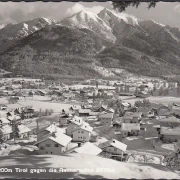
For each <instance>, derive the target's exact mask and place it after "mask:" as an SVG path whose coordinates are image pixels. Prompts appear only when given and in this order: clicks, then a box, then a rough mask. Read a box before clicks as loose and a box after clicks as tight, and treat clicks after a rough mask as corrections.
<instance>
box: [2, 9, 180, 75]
mask: <svg viewBox="0 0 180 180" xmlns="http://www.w3.org/2000/svg"><path fill="white" fill-rule="evenodd" d="M35 22H36V21H35V20H34V21H33V20H32V21H29V22H28V23H25V22H24V23H20V24H18V25H17V24H16V25H14V26H15V27H16V26H17V28H11V29H12V31H10V30H9V31H7V32H8V33H9V34H10V35H9V36H8V38H10V37H12V39H13V40H12V41H11V42H13V44H11V45H10V46H9V47H7V48H6V49H4V50H3V48H2V49H1V54H0V68H4V69H5V70H8V71H11V72H15V73H20V74H24V75H29V76H32V75H47V74H48V75H52V76H62V77H64V76H69V77H76V76H78V77H112V78H117V77H119V78H121V75H122V74H118V73H117V72H118V71H117V69H118V68H119V69H125V70H126V71H129V72H130V73H135V74H137V75H146V76H154V77H163V76H166V75H176V74H177V75H178V74H179V66H180V30H179V29H178V28H174V27H170V26H165V25H161V24H159V23H156V22H155V21H153V20H146V21H145V20H140V19H137V18H135V17H133V16H130V15H127V14H118V13H116V12H114V11H110V10H108V9H106V8H105V9H103V10H102V11H101V12H99V13H98V14H93V13H92V12H88V11H80V12H79V13H76V14H74V15H72V16H71V17H68V18H65V19H63V20H62V21H61V22H56V21H53V20H51V21H50V20H47V19H39V20H38V23H35ZM8 26H9V25H7V26H5V27H4V28H2V29H0V40H1V39H3V38H2V37H5V35H4V33H3V32H5V31H6V29H7V28H8ZM19 27H20V28H19ZM35 27H36V28H35ZM18 28H19V29H20V30H19V29H18ZM16 29H17V30H16ZM13 31H15V32H17V33H14V32H13ZM18 38H19V39H18ZM14 39H15V42H14ZM17 39H18V40H17ZM169 67H171V68H169ZM102 68H104V70H103V73H100V69H102ZM113 68H116V71H114V72H113V71H112V69H113ZM106 72H107V74H108V75H107V74H106Z"/></svg>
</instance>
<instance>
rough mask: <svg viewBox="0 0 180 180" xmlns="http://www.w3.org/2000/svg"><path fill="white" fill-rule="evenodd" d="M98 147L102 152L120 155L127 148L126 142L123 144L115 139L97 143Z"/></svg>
mask: <svg viewBox="0 0 180 180" xmlns="http://www.w3.org/2000/svg"><path fill="white" fill-rule="evenodd" d="M98 147H99V148H101V149H102V150H103V151H104V152H108V153H111V154H119V155H122V156H123V154H124V152H125V151H126V149H127V145H126V144H124V143H122V142H120V141H117V140H115V139H112V140H109V141H106V142H104V143H101V144H99V146H98Z"/></svg>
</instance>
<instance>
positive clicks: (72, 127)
mask: <svg viewBox="0 0 180 180" xmlns="http://www.w3.org/2000/svg"><path fill="white" fill-rule="evenodd" d="M81 125H83V120H82V118H80V117H77V116H74V118H73V119H72V120H70V123H69V124H68V126H67V128H66V134H67V135H68V136H72V132H73V131H74V130H75V129H78V128H79V127H80V126H81Z"/></svg>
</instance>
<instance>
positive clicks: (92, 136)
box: [89, 131, 99, 142]
mask: <svg viewBox="0 0 180 180" xmlns="http://www.w3.org/2000/svg"><path fill="white" fill-rule="evenodd" d="M98 138H99V134H98V133H97V132H95V131H92V133H91V137H90V140H89V141H90V142H97V140H98Z"/></svg>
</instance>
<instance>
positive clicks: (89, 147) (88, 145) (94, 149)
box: [74, 142, 102, 155]
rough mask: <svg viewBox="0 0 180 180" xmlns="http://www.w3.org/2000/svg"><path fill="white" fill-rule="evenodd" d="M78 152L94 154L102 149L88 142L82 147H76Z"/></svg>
mask: <svg viewBox="0 0 180 180" xmlns="http://www.w3.org/2000/svg"><path fill="white" fill-rule="evenodd" d="M74 151H75V152H77V153H83V154H92V155H98V154H100V153H101V152H102V150H101V149H100V148H99V147H97V146H96V145H94V144H92V143H90V142H86V143H84V144H83V145H82V146H81V147H79V148H76V149H75V150H74Z"/></svg>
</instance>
